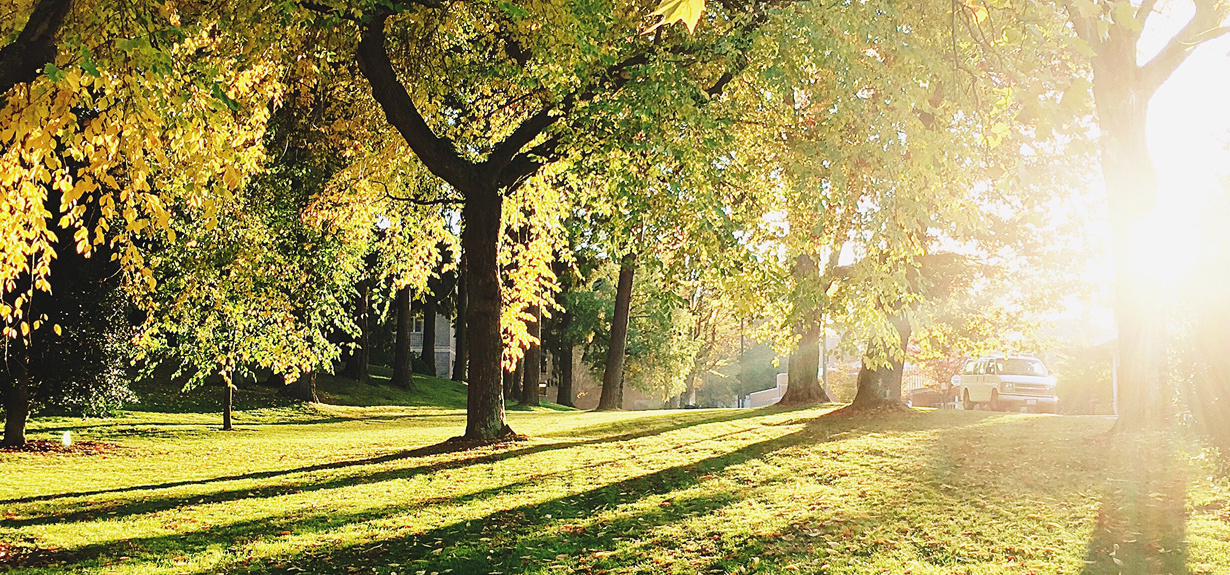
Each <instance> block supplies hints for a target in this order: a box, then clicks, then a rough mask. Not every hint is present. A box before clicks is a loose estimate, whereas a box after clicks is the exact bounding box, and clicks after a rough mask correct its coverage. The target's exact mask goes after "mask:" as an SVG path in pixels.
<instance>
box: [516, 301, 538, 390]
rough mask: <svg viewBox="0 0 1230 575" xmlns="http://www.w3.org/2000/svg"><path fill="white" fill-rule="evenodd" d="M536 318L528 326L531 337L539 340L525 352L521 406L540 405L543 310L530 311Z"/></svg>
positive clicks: (533, 309) (532, 309)
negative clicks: (539, 387) (539, 385)
mask: <svg viewBox="0 0 1230 575" xmlns="http://www.w3.org/2000/svg"><path fill="white" fill-rule="evenodd" d="M530 315H532V316H534V320H533V323H531V324H529V325H527V326H526V328H527V329H528V330H529V332H530V337H533V338H536V339H538V340H539V342H538V343H535V344H533V345H531V346H530V348H529V349H527V350H525V363H524V367H523V368H522V371H523V372H524V374H525V375H524V376H523V377H522V383H521V405H539V404H540V403H541V401H540V398H539V394H538V384H540V383H542V310H541V309H539V308H538V306H534V307H533V308H531V309H530Z"/></svg>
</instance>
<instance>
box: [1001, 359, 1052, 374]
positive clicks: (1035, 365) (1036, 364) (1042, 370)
mask: <svg viewBox="0 0 1230 575" xmlns="http://www.w3.org/2000/svg"><path fill="white" fill-rule="evenodd" d="M995 364H996V365H995V368H996V369H995V373H998V374H1000V375H1037V376H1045V375H1046V366H1044V365H1042V362H1040V361H1038V360H1036V359H1021V358H1014V359H997V360H995Z"/></svg>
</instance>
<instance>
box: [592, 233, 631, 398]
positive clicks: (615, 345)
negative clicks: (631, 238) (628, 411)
mask: <svg viewBox="0 0 1230 575" xmlns="http://www.w3.org/2000/svg"><path fill="white" fill-rule="evenodd" d="M635 273H636V254H635V253H631V252H629V253H628V255H626V256H624V259H623V262H622V263H621V264H620V266H619V284H618V286H617V287H616V289H615V317H614V318H612V320H611V341H610V344H609V345H608V346H607V352H606V370H605V371H603V372H602V395H601V397H599V399H598V411H609V410H613V409H623V405H624V388H623V379H624V378H623V374H624V353H625V351H626V350H627V347H628V316H629V313H630V311H631V308H632V280H633V279H634V278H633V276H634V275H635Z"/></svg>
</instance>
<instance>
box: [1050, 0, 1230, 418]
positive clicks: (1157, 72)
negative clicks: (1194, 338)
mask: <svg viewBox="0 0 1230 575" xmlns="http://www.w3.org/2000/svg"><path fill="white" fill-rule="evenodd" d="M1194 4H1195V12H1194V14H1193V15H1192V17H1191V19H1190V20H1188V22H1187V24H1186V25H1185V26H1184V27H1183V28H1182V29H1181V30H1180V31H1179V32H1178V33H1177V34H1175V35H1174V36H1173V37H1171V38H1170V39H1169V41H1168V42H1167V43H1166V45H1165V46H1164V47H1163V48H1162V49H1161V51H1160V52H1158V53H1157V55H1156V56H1154V57H1153V59H1151V60H1149V61H1148V62H1146V63H1144V64H1139V63H1138V54H1139V52H1140V48H1139V46H1138V44H1139V42H1140V38H1141V32H1142V30H1143V29H1144V27H1145V26H1146V24H1147V23H1148V21H1149V18H1150V16H1152V15H1153V13H1154V12H1155V9H1156V8H1157V2H1156V1H1155V0H1145V1H1144V2H1143V3H1141V4H1140V5H1139V6H1135V5H1133V4H1132V3H1131V2H1129V1H1127V0H1116V1H1110V2H1101V3H1095V2H1087V1H1075V0H1073V1H1065V2H1064V8H1065V10H1066V11H1067V14H1068V17H1069V19H1070V20H1071V22H1072V26H1073V29H1074V30H1075V31H1076V35H1077V39H1078V42H1079V43H1080V47H1081V48H1082V49H1083V50H1084V51H1085V52H1086V54H1087V55H1088V56H1089V59H1090V61H1091V63H1092V68H1093V98H1094V103H1095V104H1096V107H1097V116H1098V126H1099V127H1100V128H1101V137H1100V139H1099V144H1100V147H1101V165H1102V177H1103V179H1104V180H1105V182H1106V191H1107V197H1108V199H1109V204H1108V205H1109V213H1110V224H1111V233H1112V238H1113V246H1112V251H1113V254H1114V263H1115V321H1116V324H1117V326H1118V332H1119V340H1118V341H1119V353H1120V358H1121V363H1120V369H1119V374H1118V381H1119V419H1118V420H1117V421H1116V423H1115V427H1116V429H1121V430H1124V429H1126V430H1131V429H1137V428H1140V427H1143V426H1148V425H1152V424H1156V423H1158V422H1160V421H1162V420H1164V419H1165V418H1166V417H1167V416H1168V413H1169V407H1170V405H1171V402H1170V401H1169V399H1168V395H1167V394H1166V389H1167V386H1166V384H1165V379H1166V346H1165V345H1164V344H1163V343H1162V342H1164V341H1165V334H1166V326H1165V321H1166V320H1165V317H1166V313H1165V308H1164V301H1163V298H1159V297H1158V295H1157V294H1158V292H1159V291H1160V289H1159V286H1160V284H1159V283H1158V282H1159V280H1160V278H1159V274H1157V273H1155V272H1154V270H1153V269H1152V267H1151V264H1152V262H1144V261H1141V260H1142V258H1141V255H1140V254H1138V253H1135V252H1134V251H1133V247H1132V246H1133V242H1134V241H1135V237H1136V236H1138V235H1139V234H1140V233H1141V232H1140V231H1139V230H1140V228H1141V226H1142V225H1143V222H1145V221H1146V219H1147V217H1148V216H1149V214H1150V213H1151V212H1152V211H1153V210H1154V209H1155V207H1156V205H1157V185H1158V184H1157V173H1156V171H1155V169H1154V167H1153V161H1152V158H1151V157H1150V156H1149V149H1148V144H1147V141H1146V138H1145V123H1146V122H1145V120H1146V117H1147V115H1148V110H1149V100H1150V99H1151V98H1152V97H1153V94H1154V93H1155V92H1156V91H1157V89H1158V87H1159V86H1161V85H1162V83H1163V82H1165V81H1166V79H1167V78H1169V77H1170V75H1171V74H1172V73H1174V71H1175V70H1176V69H1177V68H1178V67H1179V66H1180V65H1181V64H1182V63H1183V62H1184V60H1185V59H1186V58H1187V56H1188V54H1190V53H1191V52H1192V50H1194V49H1196V48H1197V47H1198V46H1199V45H1200V44H1202V43H1204V42H1207V41H1209V40H1212V39H1214V38H1217V37H1220V36H1222V35H1225V34H1227V33H1230V26H1225V25H1224V24H1225V20H1226V17H1227V15H1228V14H1230V4H1227V3H1225V2H1222V1H1219V0H1195V2H1194Z"/></svg>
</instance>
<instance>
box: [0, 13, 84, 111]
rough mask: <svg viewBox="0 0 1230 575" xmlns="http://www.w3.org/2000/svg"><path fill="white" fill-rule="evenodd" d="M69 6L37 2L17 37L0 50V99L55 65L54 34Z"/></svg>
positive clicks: (0, 101)
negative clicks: (49, 66)
mask: <svg viewBox="0 0 1230 575" xmlns="http://www.w3.org/2000/svg"><path fill="white" fill-rule="evenodd" d="M72 5H73V3H72V0H39V2H38V4H35V5H34V10H33V11H32V12H30V19H29V20H26V25H25V27H24V28H22V29H21V34H18V35H17V39H16V40H14V41H13V43H12V44H9V45H7V46H5V47H4V48H0V96H3V95H4V94H7V93H8V92H9V90H12V89H13V87H14V86H16V85H18V84H26V83H29V82H33V81H34V80H35V79H36V78H38V75H39V74H41V73H43V68H45V67H46V66H47V64H54V63H55V60H56V52H57V51H59V45H58V44H57V43H56V34H57V33H59V31H60V26H62V25H63V24H64V18H65V17H66V16H67V15H68V11H69V9H71V8H72ZM7 105H8V98H3V99H0V110H2V109H4V107H5V106H7Z"/></svg>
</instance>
